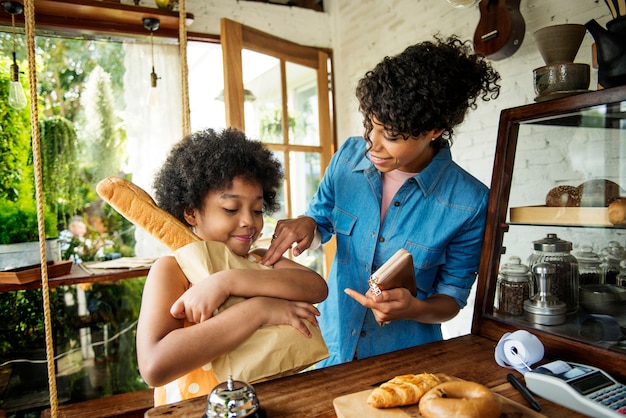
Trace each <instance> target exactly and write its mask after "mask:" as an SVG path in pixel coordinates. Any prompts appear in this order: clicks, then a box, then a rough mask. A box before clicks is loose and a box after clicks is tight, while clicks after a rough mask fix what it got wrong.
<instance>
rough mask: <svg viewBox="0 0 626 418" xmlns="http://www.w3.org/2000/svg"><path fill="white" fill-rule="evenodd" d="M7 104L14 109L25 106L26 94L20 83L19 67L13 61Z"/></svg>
mask: <svg viewBox="0 0 626 418" xmlns="http://www.w3.org/2000/svg"><path fill="white" fill-rule="evenodd" d="M9 106H11V107H12V108H14V109H18V110H19V109H24V107H26V95H25V94H24V87H22V83H20V68H19V67H18V66H17V64H16V63H15V62H13V64H11V82H10V83H9Z"/></svg>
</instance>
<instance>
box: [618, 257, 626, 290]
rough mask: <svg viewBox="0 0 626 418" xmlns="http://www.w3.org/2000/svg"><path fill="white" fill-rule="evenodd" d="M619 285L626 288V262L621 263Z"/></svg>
mask: <svg viewBox="0 0 626 418" xmlns="http://www.w3.org/2000/svg"><path fill="white" fill-rule="evenodd" d="M617 285H618V286H621V287H626V260H622V261H620V263H619V274H618V275H617Z"/></svg>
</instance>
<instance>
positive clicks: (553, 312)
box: [524, 263, 567, 325]
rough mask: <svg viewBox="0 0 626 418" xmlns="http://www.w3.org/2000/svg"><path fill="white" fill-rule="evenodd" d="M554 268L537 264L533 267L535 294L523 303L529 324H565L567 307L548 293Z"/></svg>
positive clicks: (547, 264)
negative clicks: (536, 287)
mask: <svg viewBox="0 0 626 418" xmlns="http://www.w3.org/2000/svg"><path fill="white" fill-rule="evenodd" d="M555 274H556V268H555V267H554V265H552V264H550V263H537V264H535V265H534V266H533V276H534V277H535V279H536V280H537V283H538V284H539V287H538V289H539V290H538V291H537V293H536V294H535V295H534V296H533V297H532V298H530V299H529V300H526V301H524V311H525V314H526V319H527V320H528V321H529V322H532V323H534V324H540V325H559V324H562V323H563V322H565V312H566V311H567V306H566V304H565V303H564V302H561V301H560V300H559V299H558V298H557V297H556V296H554V295H552V294H551V293H550V287H551V286H550V282H551V281H552V278H553V277H554V276H555Z"/></svg>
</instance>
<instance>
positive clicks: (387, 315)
mask: <svg viewBox="0 0 626 418" xmlns="http://www.w3.org/2000/svg"><path fill="white" fill-rule="evenodd" d="M344 292H346V294H347V295H348V296H350V297H351V298H352V299H354V300H356V301H357V302H359V303H360V304H361V305H363V306H365V307H366V308H370V309H371V310H372V313H373V314H374V317H375V318H376V321H377V322H378V323H379V324H385V323H387V322H391V321H393V320H395V319H405V318H409V317H410V309H409V308H410V306H411V303H412V302H413V301H414V300H415V298H414V297H413V295H411V292H409V291H408V290H407V289H405V288H403V287H400V288H397V289H389V290H383V291H382V293H381V294H380V295H378V296H376V295H374V294H373V293H372V291H371V290H368V291H367V293H365V295H362V294H361V293H359V292H357V291H355V290H352V289H345V290H344Z"/></svg>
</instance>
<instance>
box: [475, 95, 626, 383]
mask: <svg viewBox="0 0 626 418" xmlns="http://www.w3.org/2000/svg"><path fill="white" fill-rule="evenodd" d="M621 196H625V197H624V198H623V201H621V202H620V197H621ZM615 201H617V202H616V203H613V202H615ZM622 205H623V208H624V209H622ZM622 211H623V212H622ZM609 214H611V215H610V216H609ZM484 242H485V244H484V246H483V250H482V257H481V265H480V269H479V275H478V283H479V285H478V290H477V296H476V305H475V312H474V320H473V324H472V333H473V334H478V335H482V336H485V337H488V338H490V339H492V340H494V341H498V340H499V339H500V338H501V337H502V335H503V334H504V333H506V332H513V331H515V330H518V329H526V330H528V331H529V332H531V333H533V334H535V335H536V336H537V337H539V339H540V340H541V342H542V343H543V344H544V347H545V349H546V357H550V358H562V359H565V360H568V361H574V362H581V363H587V364H591V365H594V366H596V367H600V368H602V369H605V370H607V371H608V372H609V373H611V374H612V375H614V376H615V377H616V378H618V379H621V380H624V379H626V339H625V338H624V333H625V332H626V287H625V286H626V262H624V263H621V261H622V260H624V259H626V251H624V246H626V86H624V87H616V88H612V89H606V90H599V91H594V92H588V93H582V94H576V95H571V96H565V97H561V98H558V99H554V100H550V101H545V102H539V103H534V104H530V105H525V106H520V107H516V108H511V109H505V110H503V111H502V113H501V115H500V124H499V128H498V140H497V146H496V154H495V159H494V168H493V175H492V181H491V192H490V197H489V207H488V215H487V226H486V231H485V241H484ZM519 259H521V263H522V264H524V265H526V266H527V267H528V270H529V271H530V272H531V279H530V280H531V283H530V284H529V285H524V286H521V285H519V283H514V282H512V281H511V280H510V271H508V270H507V266H509V267H510V265H511V261H512V262H513V263H515V264H516V265H517V264H519ZM620 264H621V266H620ZM545 265H552V266H553V267H554V268H551V269H550V270H545V269H543V270H542V269H540V268H539V267H541V266H545ZM533 267H537V271H536V272H535V273H532V272H533ZM546 272H547V273H546ZM548 273H549V274H548ZM621 273H623V277H624V278H622V276H621V275H620V274H621ZM499 276H500V280H498V278H499ZM503 277H504V279H503ZM511 284H516V286H512V285H511ZM522 288H523V289H524V290H525V291H526V292H528V289H532V290H531V292H532V294H531V296H530V298H529V297H528V296H527V294H528V293H526V294H523V293H521V290H520V292H518V293H519V294H517V293H514V292H517V289H522ZM502 292H511V293H502ZM546 295H548V297H550V300H548V299H546ZM553 302H554V303H553ZM494 306H495V307H494ZM504 306H506V307H507V308H506V309H504V308H502V307H504Z"/></svg>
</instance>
